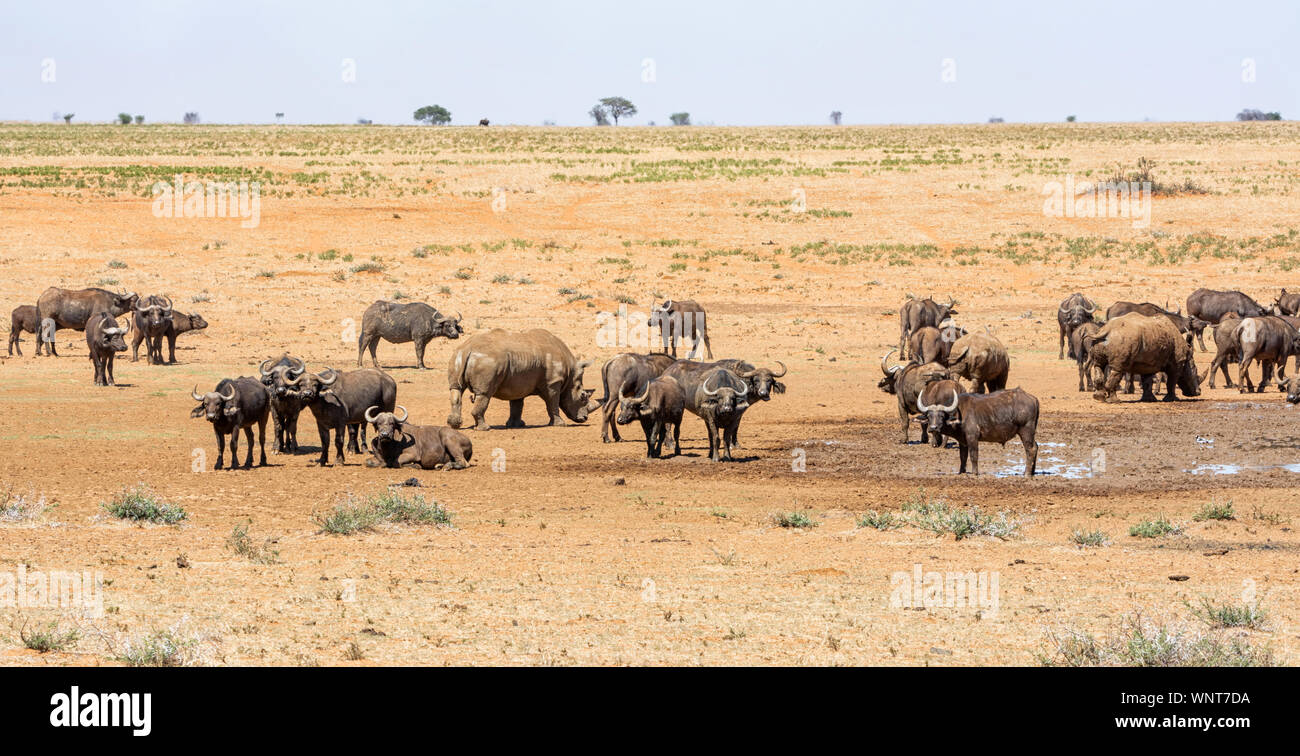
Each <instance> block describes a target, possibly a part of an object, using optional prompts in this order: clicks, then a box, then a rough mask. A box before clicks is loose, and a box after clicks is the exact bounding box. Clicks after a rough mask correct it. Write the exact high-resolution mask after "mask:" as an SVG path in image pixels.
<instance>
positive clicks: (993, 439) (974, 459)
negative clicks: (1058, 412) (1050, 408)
mask: <svg viewBox="0 0 1300 756" xmlns="http://www.w3.org/2000/svg"><path fill="white" fill-rule="evenodd" d="M918 409H920V410H921V412H922V413H924V414H925V416H926V421H927V425H928V426H929V428H930V435H931V437H932V438H933V439H934V440H933V441H932V442H931V443H932V445H934V446H942V445H943V436H949V437H951V438H953V439H955V440H956V441H957V448H958V452H959V454H960V455H961V467H959V468H958V470H957V473H958V474H961V473H964V472H966V459H967V457H969V458H970V464H971V472H973V473H975V474H976V475H979V474H980V443H981V442H989V443H994V444H1002V445H1004V446H1005V445H1006V443H1007V442H1008V441H1010V440H1011V439H1012V438H1014V437H1016V436H1019V437H1020V443H1021V444H1024V447H1025V477H1028V478H1032V477H1034V469H1035V468H1036V467H1037V465H1038V442H1037V441H1036V440H1035V436H1036V434H1037V433H1038V399H1037V397H1035V396H1034V395H1033V394H1030V393H1028V392H1027V391H1025V390H1024V389H1020V388H1013V389H1008V390H1004V391H994V392H993V393H991V394H960V395H958V396H955V397H953V398H952V399H951V400H950V401H949V402H948V403H947V404H944V405H926V406H924V407H918Z"/></svg>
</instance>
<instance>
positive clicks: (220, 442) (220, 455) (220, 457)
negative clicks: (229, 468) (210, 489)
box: [212, 425, 233, 470]
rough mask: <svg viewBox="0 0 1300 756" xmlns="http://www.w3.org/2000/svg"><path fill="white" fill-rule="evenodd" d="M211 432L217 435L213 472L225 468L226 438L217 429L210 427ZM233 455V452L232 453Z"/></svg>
mask: <svg viewBox="0 0 1300 756" xmlns="http://www.w3.org/2000/svg"><path fill="white" fill-rule="evenodd" d="M212 432H213V433H215V434H217V464H215V465H213V467H212V469H213V470H220V469H221V468H222V467H225V458H226V436H225V434H223V433H222V432H221V431H219V430H217V427H216V426H215V425H214V426H212ZM232 453H233V452H232Z"/></svg>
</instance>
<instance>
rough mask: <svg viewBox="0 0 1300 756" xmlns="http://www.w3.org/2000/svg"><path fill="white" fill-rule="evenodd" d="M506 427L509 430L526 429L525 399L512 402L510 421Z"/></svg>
mask: <svg viewBox="0 0 1300 756" xmlns="http://www.w3.org/2000/svg"><path fill="white" fill-rule="evenodd" d="M506 427H507V428H522V427H524V400H523V399H511V400H510V419H509V420H506Z"/></svg>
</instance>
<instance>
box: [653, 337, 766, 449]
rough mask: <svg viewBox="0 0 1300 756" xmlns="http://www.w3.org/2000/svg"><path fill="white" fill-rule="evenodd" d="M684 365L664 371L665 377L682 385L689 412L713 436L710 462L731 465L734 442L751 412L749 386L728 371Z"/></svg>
mask: <svg viewBox="0 0 1300 756" xmlns="http://www.w3.org/2000/svg"><path fill="white" fill-rule="evenodd" d="M699 364H700V363H692V362H688V361H681V362H676V363H673V366H672V367H670V368H668V369H667V370H665V371H664V376H665V377H669V378H672V379H674V380H675V381H677V382H678V383H679V384H681V387H682V396H683V398H684V400H685V406H686V409H688V410H690V412H691V414H693V415H695V416H696V417H698V418H700V419H701V420H703V421H704V425H705V427H706V428H707V429H708V432H709V459H711V460H713V461H714V462H722V461H726V462H730V461H732V457H731V447H732V442H731V439H733V438H735V437H736V426H738V425H739V424H740V418H741V417H742V416H743V415H744V414H745V410H746V409H748V408H749V382H748V381H746V380H745V379H744V378H741V377H740V376H738V375H736V374H735V373H734V372H732V371H731V370H729V369H727V368H724V367H711V368H708V369H707V370H697V369H692V368H690V367H687V366H688V365H699Z"/></svg>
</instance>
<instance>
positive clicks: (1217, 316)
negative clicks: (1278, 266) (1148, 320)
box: [1146, 288, 1267, 352]
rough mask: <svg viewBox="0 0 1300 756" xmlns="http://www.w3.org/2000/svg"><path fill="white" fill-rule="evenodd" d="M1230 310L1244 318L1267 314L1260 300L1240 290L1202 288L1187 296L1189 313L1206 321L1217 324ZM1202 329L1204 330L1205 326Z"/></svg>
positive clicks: (1199, 334)
mask: <svg viewBox="0 0 1300 756" xmlns="http://www.w3.org/2000/svg"><path fill="white" fill-rule="evenodd" d="M1230 312H1235V313H1237V315H1238V316H1239V317H1243V318H1257V317H1259V316H1260V315H1266V314H1267V313H1266V312H1265V311H1264V308H1263V307H1260V306H1259V303H1258V302H1256V301H1255V300H1253V299H1251V298H1250V297H1248V296H1246V295H1245V294H1242V293H1241V292H1239V291H1215V290H1214V289H1205V288H1201V289H1197V290H1196V291H1194V292H1192V293H1191V294H1189V295H1188V296H1187V314H1188V315H1191V316H1192V317H1194V318H1197V319H1199V320H1202V321H1204V322H1206V323H1211V324H1217V323H1218V322H1219V321H1220V320H1221V319H1223V316H1224V315H1226V314H1228V313H1230ZM1146 314H1148V315H1149V314H1151V313H1146ZM1201 331H1204V328H1202V329H1201ZM1201 331H1197V333H1196V340H1197V342H1198V343H1199V344H1200V345H1201V351H1202V352H1204V351H1206V349H1205V340H1204V339H1203V338H1202V337H1201Z"/></svg>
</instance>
